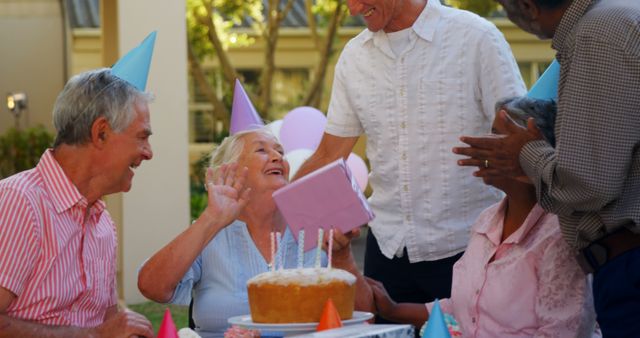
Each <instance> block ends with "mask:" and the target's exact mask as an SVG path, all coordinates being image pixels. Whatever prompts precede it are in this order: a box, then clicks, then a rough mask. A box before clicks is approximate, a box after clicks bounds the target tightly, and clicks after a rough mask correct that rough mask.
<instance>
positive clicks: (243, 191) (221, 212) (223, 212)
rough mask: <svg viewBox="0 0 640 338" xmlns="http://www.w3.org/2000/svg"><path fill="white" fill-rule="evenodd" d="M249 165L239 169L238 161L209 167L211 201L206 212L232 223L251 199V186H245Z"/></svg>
mask: <svg viewBox="0 0 640 338" xmlns="http://www.w3.org/2000/svg"><path fill="white" fill-rule="evenodd" d="M247 171H248V169H247V167H243V168H241V169H238V165H237V164H236V163H232V164H223V165H221V166H220V167H219V168H217V169H215V170H214V169H212V168H207V175H206V182H207V183H206V189H207V194H208V197H209V202H208V205H207V208H206V209H205V211H204V213H207V214H209V215H210V216H211V217H214V218H216V219H218V220H219V221H221V222H223V223H224V224H230V223H231V222H233V221H234V220H235V219H237V218H238V215H239V214H240V212H241V211H242V209H243V208H244V207H245V206H246V205H247V202H248V201H249V193H250V191H251V188H247V187H245V186H244V183H245V180H246V178H247Z"/></svg>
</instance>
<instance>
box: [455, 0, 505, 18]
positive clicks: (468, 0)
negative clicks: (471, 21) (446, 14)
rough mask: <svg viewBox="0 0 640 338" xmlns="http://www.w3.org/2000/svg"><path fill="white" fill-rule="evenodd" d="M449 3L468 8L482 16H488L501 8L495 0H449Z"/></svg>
mask: <svg viewBox="0 0 640 338" xmlns="http://www.w3.org/2000/svg"><path fill="white" fill-rule="evenodd" d="M449 3H450V4H451V5H452V6H453V7H457V8H462V9H466V10H468V11H471V12H474V13H476V14H478V15H480V16H488V15H489V14H491V13H493V12H494V11H496V10H497V9H498V8H499V6H498V3H497V2H496V1H494V0H449Z"/></svg>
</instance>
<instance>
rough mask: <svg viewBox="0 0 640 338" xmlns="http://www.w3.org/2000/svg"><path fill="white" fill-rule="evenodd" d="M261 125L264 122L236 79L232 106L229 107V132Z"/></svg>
mask: <svg viewBox="0 0 640 338" xmlns="http://www.w3.org/2000/svg"><path fill="white" fill-rule="evenodd" d="M262 126H264V122H262V119H261V118H260V115H258V112H257V111H256V108H254V107H253V104H252V103H251V100H249V96H248V95H247V92H245V91H244V88H242V84H241V83H240V81H239V80H238V79H236V84H235V87H234V89H233V107H232V108H231V126H230V127H229V133H230V134H231V135H233V134H235V133H237V132H239V131H243V130H249V129H256V128H259V127H262Z"/></svg>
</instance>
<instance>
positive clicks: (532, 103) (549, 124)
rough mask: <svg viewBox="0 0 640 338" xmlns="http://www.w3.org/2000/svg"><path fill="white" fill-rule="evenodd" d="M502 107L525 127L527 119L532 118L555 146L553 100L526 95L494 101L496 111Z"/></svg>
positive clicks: (554, 107)
mask: <svg viewBox="0 0 640 338" xmlns="http://www.w3.org/2000/svg"><path fill="white" fill-rule="evenodd" d="M500 109H504V110H505V111H507V113H508V114H509V116H510V117H511V118H512V119H513V120H514V121H515V122H516V123H517V124H519V125H520V126H522V127H525V128H526V127H527V120H528V119H529V118H533V120H534V121H535V123H536V127H538V129H540V132H541V133H542V136H544V138H545V139H546V140H547V142H549V144H551V146H553V147H555V146H556V137H555V131H554V129H555V124H556V113H557V105H556V101H555V100H541V99H533V98H530V97H527V96H519V97H511V98H507V99H502V100H500V101H498V103H496V111H498V110H500Z"/></svg>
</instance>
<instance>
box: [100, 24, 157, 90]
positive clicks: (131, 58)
mask: <svg viewBox="0 0 640 338" xmlns="http://www.w3.org/2000/svg"><path fill="white" fill-rule="evenodd" d="M155 43H156V31H153V32H151V34H149V35H148V36H147V37H146V38H145V39H144V41H142V43H141V44H140V45H139V46H137V47H135V48H134V49H132V50H130V51H129V53H127V54H126V55H125V56H123V57H122V58H121V59H120V60H118V62H116V64H114V65H113V66H112V67H111V73H112V74H113V75H115V76H117V77H119V78H121V79H123V80H125V81H127V82H129V83H131V84H132V85H133V86H134V87H136V88H138V90H139V91H141V92H143V91H144V90H145V88H146V87H147V78H148V76H149V65H150V64H151V56H152V55H153V46H154V45H155Z"/></svg>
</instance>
